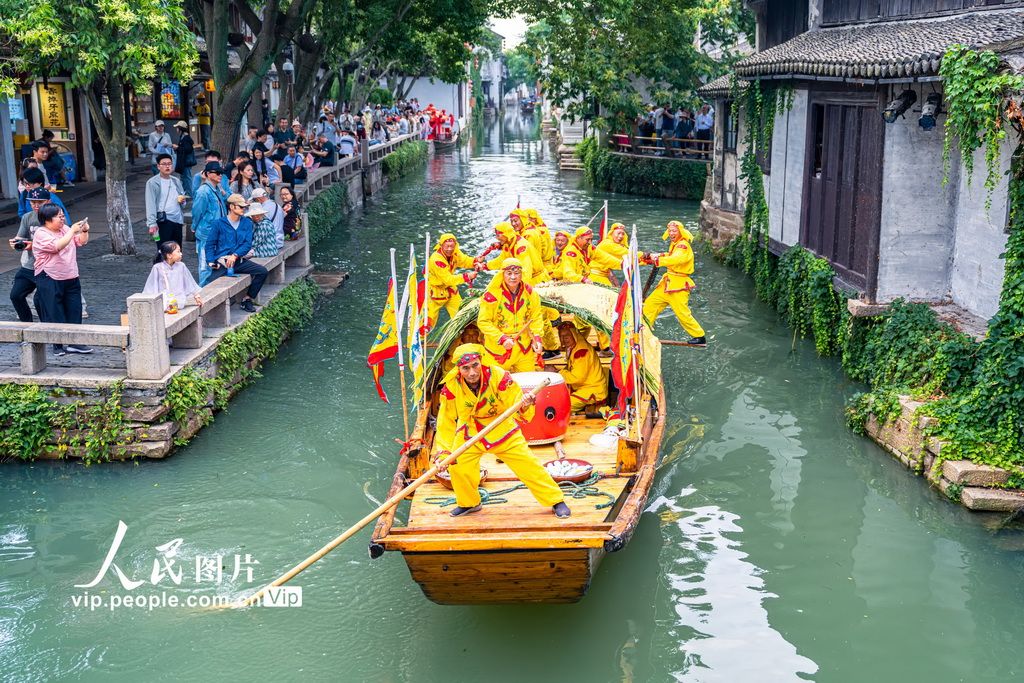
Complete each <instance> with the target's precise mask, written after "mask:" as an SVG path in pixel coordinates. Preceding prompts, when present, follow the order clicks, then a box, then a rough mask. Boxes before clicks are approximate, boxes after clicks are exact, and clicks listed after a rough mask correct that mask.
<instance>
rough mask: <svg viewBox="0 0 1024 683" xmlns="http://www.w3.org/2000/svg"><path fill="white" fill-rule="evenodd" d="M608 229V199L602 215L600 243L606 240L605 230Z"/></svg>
mask: <svg viewBox="0 0 1024 683" xmlns="http://www.w3.org/2000/svg"><path fill="white" fill-rule="evenodd" d="M607 229H608V200H607V199H606V200H605V202H604V215H603V216H601V229H600V230H599V231H598V235H599V237H598V240H597V243H598V244H600V243H601V242H603V241H604V232H605V230H607Z"/></svg>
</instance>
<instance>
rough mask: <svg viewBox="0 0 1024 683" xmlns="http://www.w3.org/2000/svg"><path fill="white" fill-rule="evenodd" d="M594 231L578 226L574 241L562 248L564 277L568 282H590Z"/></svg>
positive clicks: (573, 237)
mask: <svg viewBox="0 0 1024 683" xmlns="http://www.w3.org/2000/svg"><path fill="white" fill-rule="evenodd" d="M593 238H594V231H593V230H591V229H590V228H588V227H587V226H585V225H584V226H581V227H579V228H576V232H575V233H573V236H572V241H571V242H570V243H569V245H568V246H567V247H566V248H565V249H563V250H562V259H561V263H562V279H563V280H565V281H566V282H590V255H591V252H592V251H593V249H594V245H593V242H592V240H593Z"/></svg>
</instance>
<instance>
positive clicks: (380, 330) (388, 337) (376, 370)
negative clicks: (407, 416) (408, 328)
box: [366, 279, 398, 403]
mask: <svg viewBox="0 0 1024 683" xmlns="http://www.w3.org/2000/svg"><path fill="white" fill-rule="evenodd" d="M397 355H398V319H397V318H396V316H395V281H394V280H393V279H388V298H387V301H386V302H385V303H384V313H383V315H381V317H380V325H379V326H378V327H377V338H376V339H374V340H373V346H371V347H370V355H369V356H367V357H366V364H367V365H369V366H370V371H371V372H372V373H373V383H374V385H375V386H376V387H377V395H378V396H380V399H381V400H382V401H384V402H385V403H390V401H389V400H388V395H387V394H386V393H384V387H383V386H381V383H380V380H381V377H383V376H384V361H386V360H390V359H392V358H394V357H396V356H397Z"/></svg>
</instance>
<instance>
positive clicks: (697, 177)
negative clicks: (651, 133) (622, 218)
mask: <svg viewBox="0 0 1024 683" xmlns="http://www.w3.org/2000/svg"><path fill="white" fill-rule="evenodd" d="M575 151H576V156H577V157H579V159H580V161H581V162H582V165H583V175H584V177H586V179H587V181H588V182H589V183H590V184H591V185H593V186H594V187H596V188H598V189H601V190H609V191H611V192H622V193H624V194H639V195H645V196H648V197H666V196H668V197H675V198H678V199H689V200H693V201H700V199H701V198H702V197H703V196H704V185H705V183H706V182H707V175H708V168H707V164H705V163H701V162H699V161H679V160H672V159H664V158H659V157H650V158H637V157H624V156H620V155H618V154H612V153H611V152H610V151H609V150H607V149H604V148H603V147H601V146H600V145H598V144H597V138H595V137H588V138H587V139H585V140H584V141H583V142H581V143H579V144H578V145H576V150H575Z"/></svg>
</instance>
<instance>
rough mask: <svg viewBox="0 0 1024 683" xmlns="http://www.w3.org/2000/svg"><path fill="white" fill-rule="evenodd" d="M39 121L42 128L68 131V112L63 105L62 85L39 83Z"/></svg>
mask: <svg viewBox="0 0 1024 683" xmlns="http://www.w3.org/2000/svg"><path fill="white" fill-rule="evenodd" d="M38 88H39V120H40V122H41V123H42V124H43V128H55V129H57V130H67V129H68V110H67V106H66V105H65V103H64V84H63V83H40V84H39V85H38Z"/></svg>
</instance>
